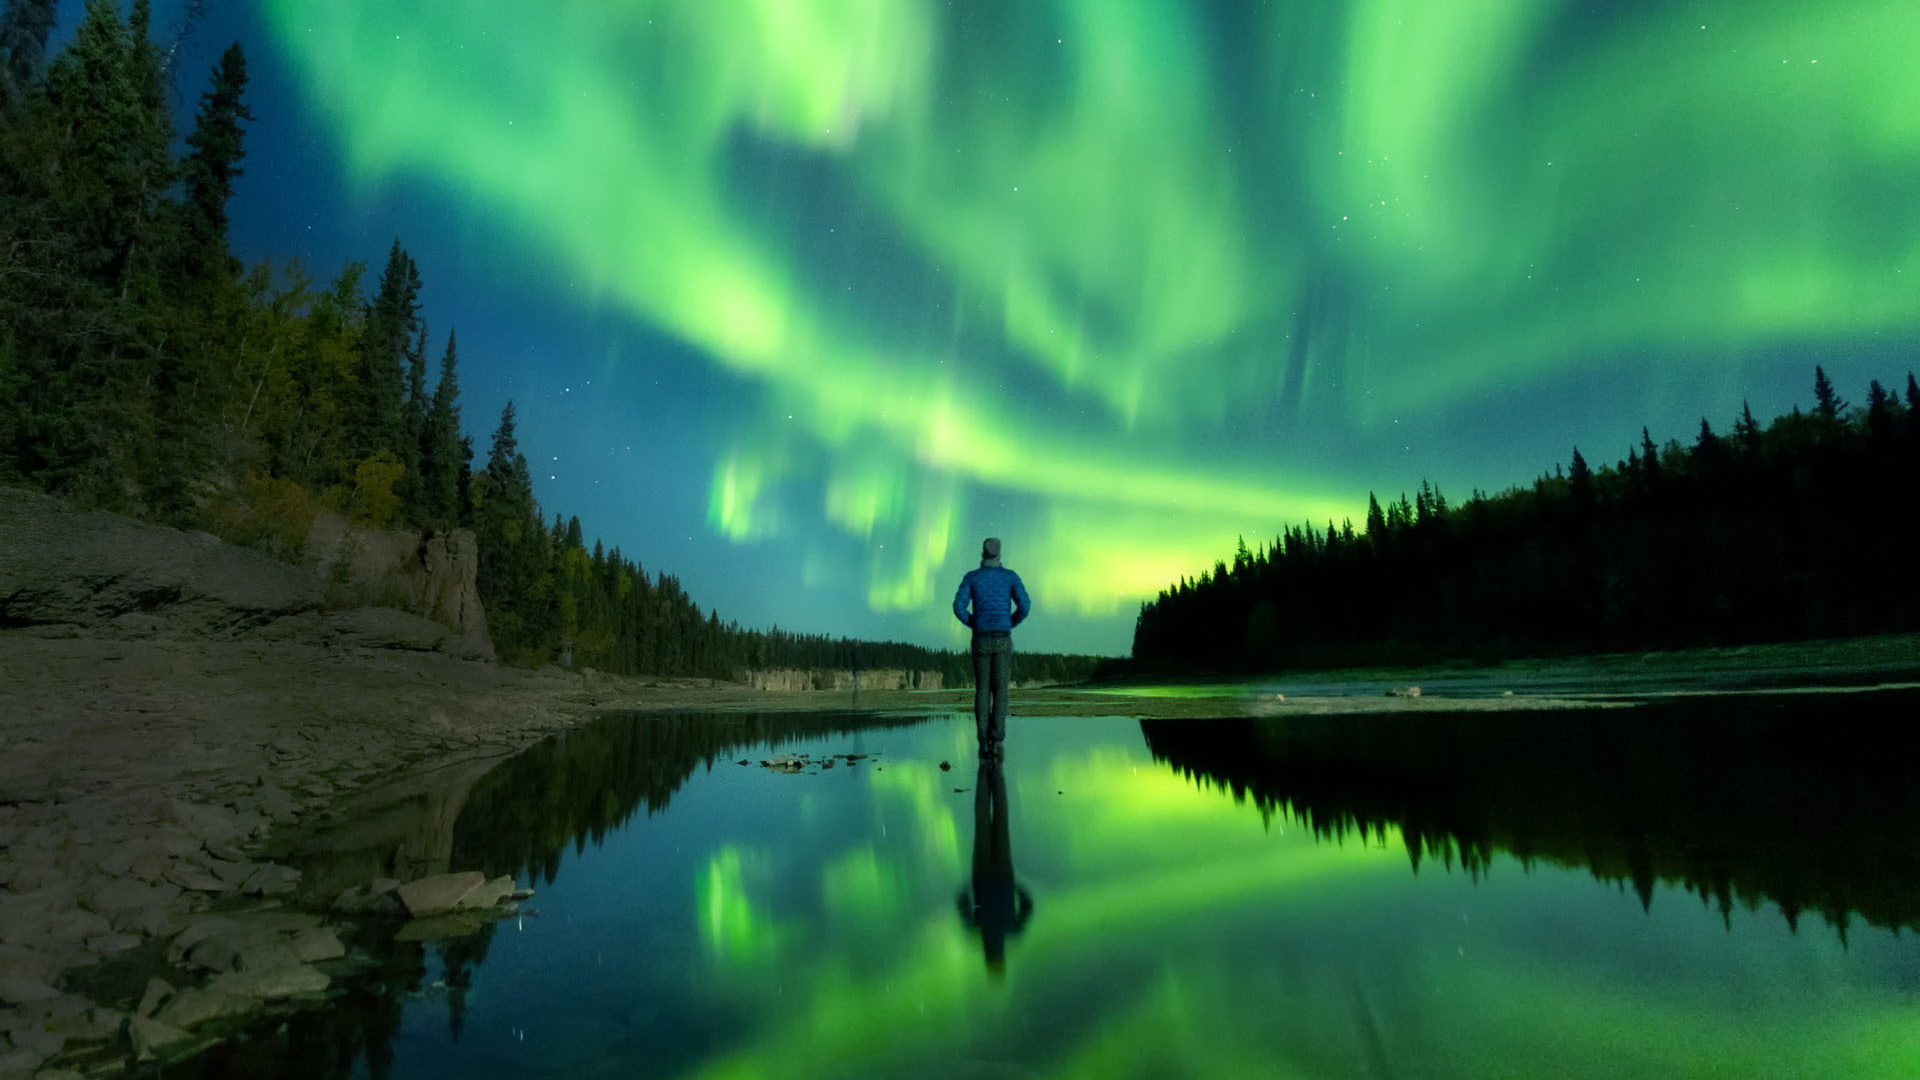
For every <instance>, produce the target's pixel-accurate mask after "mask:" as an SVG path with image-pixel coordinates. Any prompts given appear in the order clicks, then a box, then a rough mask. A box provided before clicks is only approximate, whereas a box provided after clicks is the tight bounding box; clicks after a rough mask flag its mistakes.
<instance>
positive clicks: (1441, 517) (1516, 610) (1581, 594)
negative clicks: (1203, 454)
mask: <svg viewBox="0 0 1920 1080" xmlns="http://www.w3.org/2000/svg"><path fill="white" fill-rule="evenodd" d="M1813 391H1814V400H1813V407H1812V410H1811V411H1810V412H1803V411H1802V410H1801V409H1799V408H1798V407H1795V408H1794V409H1793V411H1792V412H1791V413H1789V414H1787V415H1785V416H1780V417H1776V418H1775V419H1773V420H1772V421H1771V422H1770V423H1768V424H1766V425H1764V426H1763V425H1761V424H1760V423H1759V422H1758V421H1756V420H1755V419H1754V417H1753V414H1752V411H1751V410H1750V409H1743V410H1742V412H1741V415H1740V416H1739V417H1737V418H1736V419H1735V420H1734V421H1733V423H1732V425H1731V430H1730V432H1729V433H1727V434H1721V433H1719V432H1716V431H1715V430H1714V428H1713V425H1712V423H1711V422H1710V421H1708V420H1707V419H1706V418H1704V417H1703V418H1702V419H1701V421H1700V429H1699V432H1698V434H1697V436H1696V437H1695V438H1694V439H1693V441H1692V443H1691V445H1682V444H1681V443H1680V442H1679V441H1678V440H1672V439H1670V440H1668V441H1667V442H1666V443H1665V444H1664V445H1659V444H1656V443H1655V442H1654V439H1653V437H1652V435H1651V433H1649V432H1648V431H1647V430H1646V429H1644V428H1643V429H1642V430H1641V433H1640V439H1639V441H1638V444H1637V445H1632V446H1628V447H1625V449H1626V454H1625V456H1624V457H1623V458H1621V459H1619V460H1617V461H1615V462H1614V463H1613V464H1610V465H1609V464H1605V463H1602V464H1600V465H1598V466H1597V467H1596V466H1595V465H1593V464H1590V463H1589V462H1588V461H1587V460H1586V458H1585V457H1584V456H1583V455H1582V454H1581V453H1580V450H1579V449H1578V448H1577V447H1576V448H1575V449H1574V451H1573V455H1572V461H1571V463H1570V464H1569V465H1568V466H1567V467H1566V468H1561V467H1559V466H1555V468H1554V470H1553V472H1552V473H1550V474H1546V475H1542V476H1540V477H1539V478H1537V479H1536V480H1534V482H1533V483H1532V484H1531V485H1529V486H1525V487H1514V488H1511V489H1508V490H1506V491H1502V492H1500V493H1498V494H1492V495H1490V494H1487V493H1485V492H1482V491H1474V492H1473V493H1472V494H1471V496H1470V497H1469V498H1468V499H1467V500H1466V501H1465V502H1463V503H1459V504H1454V503H1451V502H1449V501H1448V499H1447V497H1446V496H1445V495H1444V494H1443V493H1441V492H1440V490H1439V489H1437V488H1435V487H1434V486H1432V485H1431V484H1429V483H1427V482H1426V481H1422V482H1421V485H1420V488H1419V491H1418V492H1417V493H1416V494H1415V496H1414V498H1413V500H1412V501H1411V502H1409V501H1408V499H1407V497H1406V495H1405V494H1402V495H1401V496H1400V497H1399V498H1398V499H1395V500H1393V501H1391V502H1388V503H1386V504H1385V505H1384V506H1383V505H1382V503H1381V502H1380V500H1379V498H1378V497H1377V496H1375V495H1372V494H1370V495H1369V496H1368V509H1367V518H1366V521H1365V523H1364V526H1363V527H1362V528H1360V529H1358V530H1356V529H1355V528H1354V526H1353V523H1352V522H1351V521H1343V522H1341V523H1340V524H1339V525H1337V526H1336V525H1335V524H1334V523H1333V522H1331V521H1330V522H1328V523H1327V524H1326V526H1325V528H1324V529H1321V528H1316V527H1315V526H1314V524H1312V523H1310V522H1309V523H1306V524H1301V525H1296V526H1293V527H1291V528H1288V529H1287V530H1286V531H1285V533H1284V535H1283V536H1282V538H1281V539H1280V540H1279V541H1278V542H1277V543H1274V544H1272V545H1269V546H1263V547H1261V548H1259V549H1257V550H1249V549H1248V548H1247V546H1246V544H1245V542H1244V541H1242V542H1241V544H1240V546H1239V549H1238V550H1237V551H1235V552H1234V555H1233V561H1232V562H1231V563H1227V562H1225V561H1224V560H1223V561H1220V562H1218V563H1216V564H1215V565H1214V567H1213V568H1212V569H1211V570H1209V571H1203V572H1201V573H1200V574H1199V575H1198V577H1196V578H1193V579H1191V580H1188V579H1182V580H1181V581H1179V582H1178V583H1176V584H1174V585H1173V586H1171V587H1169V588H1168V589H1166V590H1164V591H1163V592H1161V594H1160V595H1159V597H1157V598H1156V599H1155V600H1153V601H1151V602H1149V603H1147V604H1145V605H1143V606H1142V608H1141V612H1140V617H1139V621H1138V623H1137V625H1136V629H1135V634H1134V645H1133V659H1134V661H1135V662H1136V663H1137V664H1138V665H1140V666H1141V667H1143V668H1146V669H1149V670H1173V671H1178V670H1216V671H1217V670H1229V671H1276V670H1281V669H1284V668H1289V667H1325V666H1338V665H1349V664H1352V665H1376V664H1381V665H1384V664H1403V663H1424V662H1433V661H1443V660H1455V659H1464V660H1474V661H1491V660H1498V659H1505V658H1509V657H1517V656H1540V655H1565V654H1572V653H1593V652H1619V651H1633V650H1647V649H1673V648H1683V647H1688V646H1706V645H1741V644H1750V643H1758V642H1778V641H1794V640H1802V639H1810V638H1828V637H1847V636H1853V635H1860V634H1877V633H1891V632H1898V631H1908V630H1913V629H1916V628H1920V568H1916V564H1915V560H1914V535H1913V529H1912V526H1911V524H1910V518H1909V513H1908V510H1909V508H1910V507H1912V506H1913V505H1914V504H1915V501H1916V500H1917V499H1920V386H1916V384H1915V383H1914V379H1913V376H1912V375H1911V374H1909V375H1908V376H1907V378H1906V386H1905V389H1904V393H1903V394H1896V393H1895V392H1894V391H1891V390H1888V389H1887V388H1886V387H1884V386H1883V385H1882V384H1881V383H1880V382H1879V381H1877V380H1875V381H1873V382H1872V383H1871V384H1870V385H1869V386H1868V387H1867V388H1866V398H1865V402H1864V403H1863V404H1858V405H1853V404H1849V403H1848V402H1847V401H1846V400H1845V399H1843V398H1842V397H1841V396H1840V393H1839V391H1838V390H1837V389H1836V388H1835V387H1834V386H1833V384H1832V382H1831V381H1830V380H1829V379H1828V378H1827V375H1826V372H1825V371H1824V370H1823V369H1821V368H1820V367H1818V366H1815V368H1814V383H1813Z"/></svg>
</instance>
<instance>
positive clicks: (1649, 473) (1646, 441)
mask: <svg viewBox="0 0 1920 1080" xmlns="http://www.w3.org/2000/svg"><path fill="white" fill-rule="evenodd" d="M1640 467H1641V468H1642V469H1643V470H1644V471H1645V474H1646V478H1647V488H1648V489H1649V490H1652V489H1654V488H1658V487H1659V486H1660V481H1661V479H1662V477H1661V475H1660V448H1659V447H1657V446H1655V445H1653V434H1652V433H1651V432H1649V431H1648V430H1647V428H1646V426H1645V425H1642V426H1641V428H1640Z"/></svg>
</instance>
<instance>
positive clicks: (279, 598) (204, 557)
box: [0, 488, 323, 638]
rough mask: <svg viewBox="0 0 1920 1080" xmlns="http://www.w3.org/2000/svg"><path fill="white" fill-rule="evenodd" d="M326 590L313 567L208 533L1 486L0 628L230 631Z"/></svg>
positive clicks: (249, 627) (306, 605)
mask: <svg viewBox="0 0 1920 1080" xmlns="http://www.w3.org/2000/svg"><path fill="white" fill-rule="evenodd" d="M322 599H323V589H322V585H321V583H320V582H319V581H317V580H315V579H314V578H313V576H312V575H310V574H307V573H303V572H302V571H301V570H300V569H299V568H297V567H292V566H288V565H286V564H285V563H281V562H276V561H274V560H273V559H270V558H268V557H266V556H265V555H261V554H259V553H257V552H252V551H248V550H246V549H244V548H238V547H234V546H233V545H231V544H225V543H222V542H220V541H219V540H218V539H215V538H214V537H212V536H208V535H206V534H205V533H187V532H182V531H180V530H178V529H170V528H167V527H166V526H164V525H153V524H149V523H147V522H144V521H135V520H134V519H132V518H128V517H122V516H120V515H119V514H110V513H107V512H105V511H101V510H94V511H83V510H76V509H74V508H73V507H71V506H68V505H67V504H66V503H63V502H61V501H60V500H58V499H53V498H49V497H48V496H45V495H40V494H37V493H34V492H30V491H21V490H19V489H16V488H0V627H7V626H12V627H22V626H36V625H39V626H49V625H50V626H64V627H73V628H76V629H78V630H87V631H94V632H104V633H106V634H109V635H112V636H120V635H122V634H124V635H125V636H132V637H138V636H147V635H151V634H153V633H155V632H157V631H158V630H160V629H161V623H162V621H164V628H165V630H166V633H167V634H168V636H174V637H211V638H231V637H235V636H237V635H240V634H243V633H247V632H249V631H253V630H257V629H259V628H260V627H263V626H266V625H268V624H270V623H272V622H274V621H275V620H277V619H281V618H285V617H287V616H292V615H300V614H303V613H307V612H314V611H318V610H319V608H320V606H321V601H322Z"/></svg>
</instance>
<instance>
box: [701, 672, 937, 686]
mask: <svg viewBox="0 0 1920 1080" xmlns="http://www.w3.org/2000/svg"><path fill="white" fill-rule="evenodd" d="M733 678H734V681H735V682H740V683H745V684H746V685H748V686H751V687H753V688H754V689H755V690H782V691H794V690H843V691H850V690H853V689H854V674H853V672H852V671H850V670H848V669H846V668H772V669H769V670H766V671H741V672H737V673H736V674H735V675H734V677H733ZM943 682H944V679H943V677H942V676H941V674H940V673H939V672H937V671H907V670H905V669H902V668H872V669H869V670H866V671H862V672H860V676H859V689H861V690H939V689H942V685H941V684H942V683H943Z"/></svg>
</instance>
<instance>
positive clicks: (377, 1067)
mask: <svg viewBox="0 0 1920 1080" xmlns="http://www.w3.org/2000/svg"><path fill="white" fill-rule="evenodd" d="M923 722H924V719H923V718H920V717H878V718H876V717H871V716H860V715H853V714H847V715H837V716H835V715H826V716H820V715H791V714H788V715H781V714H747V715H714V714H682V715H655V714H644V713H628V714H610V715H608V716H606V717H604V718H602V719H600V720H596V721H594V722H593V723H591V724H586V725H583V726H581V727H578V728H574V729H571V730H569V731H566V732H563V733H562V734H560V735H556V736H553V737H552V738H549V739H547V740H545V741H544V742H541V743H539V744H538V745H536V746H534V747H532V748H531V749H529V750H527V751H526V752H525V753H523V754H520V755H519V756H517V757H514V758H512V759H510V760H508V761H505V762H502V763H501V764H500V765H499V766H498V767H497V768H495V769H493V770H492V771H491V772H489V773H487V774H486V775H485V776H484V777H482V778H481V779H480V780H479V781H478V782H477V783H475V784H474V786H473V789H472V792H471V794H470V795H469V797H468V799H467V802H466V805H465V807H464V808H463V809H462V810H461V813H460V818H459V821H458V822H457V823H456V824H455V825H454V836H453V866H454V867H456V868H458V869H462V870H468V869H481V870H484V871H486V872H487V874H489V875H494V874H503V873H512V874H516V875H517V874H521V873H525V874H527V875H529V876H532V875H535V874H538V875H540V876H542V877H544V878H545V879H546V880H547V881H548V882H551V881H553V880H554V877H555V875H556V874H557V873H558V872H559V869H560V861H561V854H562V852H564V851H565V850H566V848H567V847H568V846H569V845H571V846H572V847H573V848H574V850H575V851H576V852H579V851H581V850H584V848H585V846H586V844H587V842H588V841H592V842H593V843H594V844H595V845H598V844H599V843H600V842H601V840H603V839H604V838H605V837H606V835H607V833H608V832H610V831H612V830H614V829H617V828H619V827H620V826H621V825H622V824H624V823H625V822H626V821H627V819H628V818H630V817H632V816H633V814H634V812H635V811H636V810H638V809H640V808H641V807H642V806H644V807H645V808H646V809H647V812H648V813H650V814H651V813H654V812H656V811H659V810H664V809H665V808H666V806H667V803H668V800H670V799H671V798H672V796H673V794H674V792H676V791H678V790H679V789H680V786H681V785H682V784H684V783H686V781H687V779H688V778H689V777H691V776H692V775H693V773H694V770H695V769H697V768H700V767H701V766H703V765H705V766H708V767H711V766H712V765H713V763H714V762H715V761H718V760H723V759H728V758H730V757H732V756H742V755H741V754H740V752H741V751H742V750H743V749H744V748H748V747H751V748H753V749H752V753H753V754H754V756H756V757H757V756H760V755H761V754H762V753H763V752H765V751H768V750H773V749H777V748H779V747H781V746H784V745H786V744H788V743H791V742H795V741H798V740H801V739H810V738H819V737H822V736H830V735H843V734H851V733H853V732H857V731H863V730H868V729H873V728H887V727H905V726H910V725H913V724H919V723H923ZM496 926H497V924H495V923H488V924H487V925H486V926H484V927H483V928H482V929H481V930H480V931H479V932H478V933H476V934H472V935H469V936H467V937H463V938H455V939H452V940H449V941H443V942H434V943H431V944H425V943H420V942H396V941H393V940H392V936H393V933H394V932H395V931H396V930H398V929H399V927H398V925H396V924H393V923H387V924H380V923H369V924H363V925H361V926H359V927H357V928H355V929H354V930H353V935H354V936H353V940H351V942H350V947H351V948H353V949H355V951H360V952H366V953H369V954H371V955H373V956H374V957H376V958H377V963H376V965H375V966H374V967H373V968H371V969H370V970H367V971H364V972H361V973H359V974H356V975H353V976H349V977H343V978H341V979H338V980H336V981H335V990H336V991H338V992H340V996H339V997H337V998H336V999H334V1000H333V1001H331V1002H329V1004H328V1007H327V1008H325V1009H319V1010H312V1011H308V1012H301V1013H296V1014H293V1015H291V1016H288V1017H285V1018H284V1026H283V1025H282V1021H281V1020H269V1021H266V1022H263V1023H260V1024H257V1025H254V1030H250V1031H249V1032H248V1033H247V1038H246V1039H245V1040H244V1041H240V1040H235V1041H231V1042H229V1043H228V1044H226V1045H224V1046H221V1047H219V1048H216V1049H214V1050H212V1051H209V1052H208V1053H206V1054H204V1055H201V1056H200V1057H198V1058H195V1059H193V1060H191V1061H189V1062H185V1063H182V1064H181V1065H179V1066H174V1067H169V1069H168V1070H167V1075H168V1076H171V1077H181V1078H189V1077H193V1078H206V1080H229V1078H231V1080H242V1078H245V1080H253V1078H256V1077H261V1076H276V1077H286V1078H290V1080H344V1078H346V1077H350V1076H353V1075H354V1066H355V1064H356V1063H357V1062H359V1061H361V1060H362V1059H364V1060H365V1061H366V1074H367V1075H368V1076H370V1077H371V1078H372V1080H385V1078H386V1077H387V1076H388V1075H389V1074H390V1072H391V1070H392V1067H393V1049H392V1040H393V1038H394V1036H395V1035H396V1034H398V1032H399V1030H400V1020H401V1011H402V1009H403V1007H404V1005H405V1004H406V1002H407V1000H408V999H409V998H410V997H412V996H414V995H416V994H417V993H418V992H419V991H421V990H422V989H423V988H424V984H425V982H426V980H427V973H428V971H429V965H428V961H429V959H437V960H438V961H439V964H438V966H439V967H440V968H441V969H442V971H443V972H444V974H443V975H441V976H440V977H441V978H442V980H443V981H444V982H445V984H446V986H445V988H444V992H445V996H446V1004H447V1022H448V1027H449V1029H450V1030H451V1032H452V1035H453V1038H454V1039H455V1040H458V1039H459V1038H460V1035H461V1032H462V1030H463V1028H464V1026H465V1022H466V1005H467V993H468V991H469V990H471V989H472V987H473V983H474V978H475V975H476V973H477V972H478V970H479V968H480V966H481V965H482V964H483V963H485V961H486V958H487V950H488V948H489V946H490V945H491V944H492V942H493V932H494V929H495V927H496ZM343 929H346V928H343Z"/></svg>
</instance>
